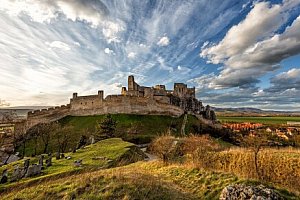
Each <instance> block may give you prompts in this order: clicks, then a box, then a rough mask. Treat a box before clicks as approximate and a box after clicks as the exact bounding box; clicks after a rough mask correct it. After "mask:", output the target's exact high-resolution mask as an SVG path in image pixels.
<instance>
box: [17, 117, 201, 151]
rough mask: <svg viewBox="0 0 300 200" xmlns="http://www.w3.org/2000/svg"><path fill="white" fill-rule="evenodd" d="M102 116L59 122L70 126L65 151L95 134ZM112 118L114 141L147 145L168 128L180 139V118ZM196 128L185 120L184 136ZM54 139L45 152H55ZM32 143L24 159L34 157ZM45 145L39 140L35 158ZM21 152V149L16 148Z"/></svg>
mask: <svg viewBox="0 0 300 200" xmlns="http://www.w3.org/2000/svg"><path fill="white" fill-rule="evenodd" d="M104 117H105V115H97V116H67V117H65V118H63V119H61V120H60V121H59V123H60V124H62V125H64V126H69V125H70V126H72V127H73V128H72V133H71V134H69V136H68V138H69V139H68V144H67V151H72V149H74V148H75V147H76V145H77V143H78V142H79V140H80V137H81V136H82V135H86V136H87V137H89V136H90V135H92V134H94V133H95V132H97V129H96V127H97V124H99V122H101V120H103V119H104ZM112 117H113V118H114V119H115V120H116V121H117V127H116V137H120V138H122V139H123V140H125V141H129V142H132V143H135V144H143V143H149V142H151V140H153V139H154V138H155V137H156V136H158V135H161V134H164V133H166V131H167V130H168V129H169V128H171V129H172V133H173V134H174V135H175V136H179V134H180V128H181V125H182V121H183V116H182V117H171V116H160V115H128V114H115V115H112ZM197 123H198V124H199V121H198V120H197V118H195V117H194V116H191V115H190V116H189V117H188V122H187V125H186V133H193V128H192V126H193V125H194V124H197ZM57 144H58V143H57V138H56V137H55V136H52V137H51V139H50V144H49V147H48V152H57V151H58V149H57V146H58V145H57ZM34 147H35V143H34V140H33V139H30V140H29V141H27V144H26V155H27V156H31V155H34ZM43 147H44V144H43V142H42V140H41V138H39V139H38V142H37V154H41V153H43ZM17 151H19V152H22V147H21V146H20V147H19V148H18V150H17Z"/></svg>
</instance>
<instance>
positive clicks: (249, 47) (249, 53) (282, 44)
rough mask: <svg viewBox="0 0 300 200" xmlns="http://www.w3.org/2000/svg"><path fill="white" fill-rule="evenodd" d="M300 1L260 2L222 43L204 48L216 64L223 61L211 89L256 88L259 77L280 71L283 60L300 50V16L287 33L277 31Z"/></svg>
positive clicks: (204, 53) (204, 52)
mask: <svg viewBox="0 0 300 200" xmlns="http://www.w3.org/2000/svg"><path fill="white" fill-rule="evenodd" d="M298 4H300V2H299V1H293V0H290V1H284V2H283V3H282V4H276V5H270V3H269V2H259V3H256V4H255V5H254V8H253V9H252V10H251V11H250V13H249V14H248V15H247V16H246V18H245V20H243V21H242V22H240V23H239V24H238V25H236V26H233V27H232V28H231V29H230V30H229V31H228V32H227V34H226V36H225V37H224V39H223V40H222V41H221V42H219V43H218V44H215V45H212V46H209V44H208V43H205V45H204V46H203V47H202V51H201V54H200V55H201V56H202V57H205V58H207V59H208V61H209V62H211V63H213V64H223V65H224V68H223V70H222V71H221V72H220V74H219V75H217V76H215V77H214V78H213V79H211V81H212V84H210V87H211V88H215V89H220V88H230V87H254V86H255V85H256V84H257V83H258V82H259V78H260V77H261V76H263V75H265V74H266V73H268V72H272V71H275V70H277V69H278V68H279V67H280V66H279V63H280V62H281V61H282V60H283V59H285V58H288V57H291V56H293V55H297V54H299V53H300V17H298V18H297V19H295V20H294V22H293V23H292V24H291V26H289V27H287V28H286V29H285V30H284V32H283V33H280V34H275V32H276V31H277V30H278V29H279V28H280V27H281V26H282V24H284V23H286V21H287V20H288V12H289V11H290V10H291V9H292V8H293V7H294V6H296V5H298Z"/></svg>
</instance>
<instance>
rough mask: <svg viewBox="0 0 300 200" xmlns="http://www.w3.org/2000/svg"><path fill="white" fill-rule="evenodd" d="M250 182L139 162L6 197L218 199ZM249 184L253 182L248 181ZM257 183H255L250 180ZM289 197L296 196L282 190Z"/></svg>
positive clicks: (75, 176) (228, 175)
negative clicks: (232, 187)
mask: <svg viewBox="0 0 300 200" xmlns="http://www.w3.org/2000/svg"><path fill="white" fill-rule="evenodd" d="M245 182H246V183H247V181H245V180H240V179H238V178H237V177H236V176H234V175H231V174H224V173H217V172H207V171H203V170H199V169H195V168H193V167H192V166H185V165H176V164H173V165H164V164H162V163H160V162H157V161H155V162H138V163H135V164H131V165H127V166H125V167H119V168H112V169H107V170H99V171H95V172H91V173H84V174H79V175H72V176H69V177H66V178H62V179H58V180H52V181H48V182H42V183H40V184H39V185H34V186H32V187H27V188H25V189H23V190H20V191H16V192H10V193H8V194H6V195H4V196H3V198H4V199H75V198H76V199H170V200H171V199H210V200H211V199H218V198H219V195H220V193H221V191H222V189H223V188H224V187H225V186H227V185H229V184H233V183H245ZM248 183H249V182H248ZM250 184H253V183H250ZM281 194H282V195H285V197H286V198H287V199H296V198H295V197H293V196H292V195H290V194H288V193H285V192H283V193H282V192H281Z"/></svg>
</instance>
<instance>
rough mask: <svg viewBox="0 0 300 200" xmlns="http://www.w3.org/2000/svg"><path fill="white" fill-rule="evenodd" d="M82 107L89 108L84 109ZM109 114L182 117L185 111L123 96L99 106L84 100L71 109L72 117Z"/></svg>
mask: <svg viewBox="0 0 300 200" xmlns="http://www.w3.org/2000/svg"><path fill="white" fill-rule="evenodd" d="M72 101H73V102H74V101H80V100H79V99H78V100H72ZM82 105H87V106H89V107H83V106H82ZM107 113H111V114H117V113H124V114H142V115H151V114H152V115H155V114H156V115H172V116H180V115H182V114H183V110H182V109H181V108H179V107H177V106H173V105H170V104H166V103H165V104H164V103H158V102H157V101H156V100H154V99H150V98H144V97H136V96H122V95H109V96H107V97H106V98H105V99H104V100H102V101H101V103H100V104H99V105H97V106H95V105H93V104H91V102H90V101H87V100H83V101H82V102H80V103H79V102H77V103H76V104H71V109H70V115H72V116H85V115H101V114H107Z"/></svg>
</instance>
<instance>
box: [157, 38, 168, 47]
mask: <svg viewBox="0 0 300 200" xmlns="http://www.w3.org/2000/svg"><path fill="white" fill-rule="evenodd" d="M169 44H170V40H169V38H168V37H167V36H164V37H162V38H160V40H159V41H158V42H157V45H158V46H168V45H169Z"/></svg>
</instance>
